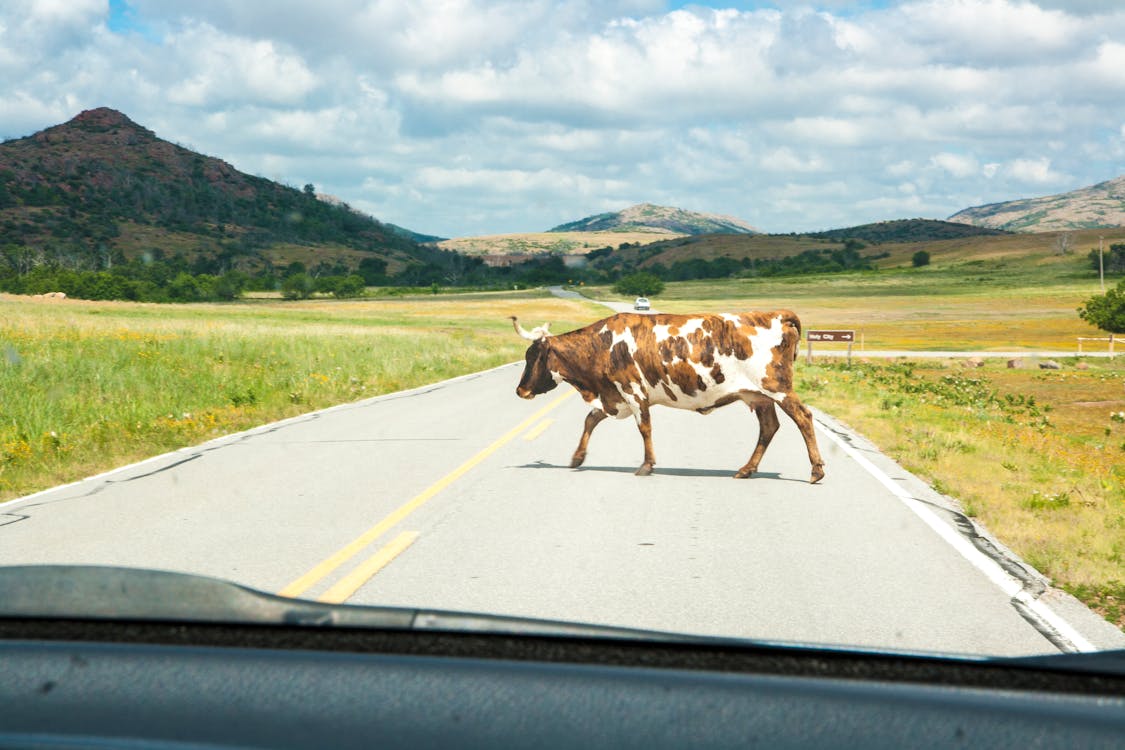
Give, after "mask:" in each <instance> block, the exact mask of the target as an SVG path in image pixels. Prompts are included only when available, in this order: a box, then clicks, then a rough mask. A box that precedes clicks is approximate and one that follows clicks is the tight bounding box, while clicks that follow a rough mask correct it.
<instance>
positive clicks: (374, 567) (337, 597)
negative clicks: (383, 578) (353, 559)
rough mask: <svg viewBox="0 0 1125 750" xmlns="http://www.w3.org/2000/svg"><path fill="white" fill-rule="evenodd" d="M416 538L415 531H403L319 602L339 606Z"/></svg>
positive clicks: (339, 582)
mask: <svg viewBox="0 0 1125 750" xmlns="http://www.w3.org/2000/svg"><path fill="white" fill-rule="evenodd" d="M417 538H418V532H417V531H404V532H402V533H401V534H399V535H398V536H396V537H395V538H394V539H392V540H391V541H390V542H388V543H387V544H385V545H384V546H383V547H381V548H380V549H379V551H378V552H376V553H375V554H374V555H372V556H371V557H369V558H367V559H366V560H364V561H363V562H362V563H360V564H359V565H358V566H357V567H356V569H355V570H353V571H352V572H351V573H348V574H347V575H346V576H344V577H343V578H341V579H340V580H339V581H337V582H336V584H335V585H334V586H333V587H332V588H330V589H328V590H327V591H325V592H324V594H323V595H322V596H321V597H320V601H322V602H328V603H329V604H339V603H340V602H345V601H347V600H348V598H349V597H350V596H351V595H352V594H354V593H355V592H356V591H358V590H359V587H360V586H362V585H363V584H365V583H367V582H368V581H370V580H371V578H372V577H373V576H374V575H375V574H376V573H378V572H379V571H380V570H382V569H383V568H385V567H386V566H387V565H389V564H390V562H391V560H394V559H395V558H396V557H398V556H399V555H400V554H402V552H403V551H405V550H406V548H407V547H409V546H410V545H412V544H414V540H415V539H417Z"/></svg>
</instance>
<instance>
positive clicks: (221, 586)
mask: <svg viewBox="0 0 1125 750" xmlns="http://www.w3.org/2000/svg"><path fill="white" fill-rule="evenodd" d="M0 618H49V619H84V620H86V619H93V620H115V621H162V622H201V623H237V624H251V625H301V626H328V627H350V628H369V629H383V630H443V631H456V632H473V633H508V634H516V635H518V634H534V635H546V636H556V635H557V636H568V637H598V638H624V639H634V640H635V639H641V640H647V641H664V642H688V641H692V640H694V639H693V638H691V637H690V636H678V635H673V634H669V633H657V632H652V631H645V630H632V629H628V628H615V627H608V626H600V625H585V624H575V623H566V622H556V621H551V620H537V619H532V618H521V617H507V616H502V615H489V614H479V613H464V612H449V611H442V610H425V609H414V608H406V607H371V606H359V605H351V604H325V603H322V602H315V601H310V600H306V599H290V598H287V597H282V596H275V595H272V594H266V593H263V592H261V591H257V590H255V589H251V588H248V587H245V586H241V585H238V584H235V583H231V582H229V581H222V580H218V579H215V578H208V577H205V576H198V575H191V574H187V573H173V572H169V571H161V570H146V569H139V568H119V567H108V566H87V565H22V566H12V567H0Z"/></svg>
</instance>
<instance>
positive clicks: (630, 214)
mask: <svg viewBox="0 0 1125 750" xmlns="http://www.w3.org/2000/svg"><path fill="white" fill-rule="evenodd" d="M646 229H647V230H652V229H658V230H664V231H667V232H671V233H674V234H681V235H684V234H686V235H698V234H757V233H758V230H757V229H755V228H754V227H752V226H750V225H749V224H747V223H746V222H744V221H742V220H741V219H736V218H734V217H732V216H720V215H718V214H705V213H698V212H695V211H685V210H684V209H682V208H670V207H668V206H656V205H653V204H652V203H638V204H637V205H635V206H630V207H629V208H626V209H624V210H621V211H616V212H613V213H605V214H597V215H596V216H587V217H586V218H584V219H579V220H578V221H572V222H570V223H569V224H560V225H559V226H557V227H555V228H553V229H550V230H548V231H551V232H606V231H645V230H646Z"/></svg>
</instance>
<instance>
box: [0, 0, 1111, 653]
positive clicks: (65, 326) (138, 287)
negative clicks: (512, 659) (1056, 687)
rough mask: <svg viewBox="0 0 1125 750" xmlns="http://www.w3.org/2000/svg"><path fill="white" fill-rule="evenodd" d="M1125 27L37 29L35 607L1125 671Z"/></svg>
mask: <svg viewBox="0 0 1125 750" xmlns="http://www.w3.org/2000/svg"><path fill="white" fill-rule="evenodd" d="M1122 40H1125V8H1122V7H1121V6H1120V4H1118V3H1109V2H1105V3H1101V2H1086V3H1073V4H1071V3H1063V2H1056V1H1055V0H1026V1H1024V0H1021V1H1020V2H1015V0H1011V1H1009V0H914V1H910V2H898V1H896V0H891V1H890V2H862V3H841V2H827V1H826V2H816V1H815V0H814V1H813V2H800V3H798V2H787V1H782V0H779V1H777V2H738V3H734V2H722V1H719V2H699V3H679V2H635V1H632V0H630V1H629V2H613V1H611V2H597V3H595V2H586V1H585V0H578V1H576V2H571V3H562V4H555V3H511V2H495V1H493V0H473V1H472V2H464V3H453V4H450V3H439V2H429V1H428V0H422V1H421V2H397V1H395V0H391V1H389V2H370V3H368V2H343V1H339V2H338V1H337V0H324V2H321V3H317V4H310V3H297V2H284V3H280V4H270V5H269V6H268V7H267V6H266V5H264V4H263V5H261V6H259V5H247V4H246V3H241V2H234V1H233V0H230V1H227V0H217V1H216V2H208V3H152V2H147V1H142V0H110V1H109V2H108V3H106V2H84V3H62V4H60V3H48V2H39V1H38V0H18V1H17V2H15V3H11V2H9V3H5V4H4V6H3V8H2V9H0V71H2V73H3V76H2V77H3V79H4V80H5V82H6V85H5V91H6V95H5V96H4V101H3V104H2V105H0V137H2V138H3V139H4V140H3V142H2V143H0V590H4V591H7V592H9V595H8V598H7V599H5V598H3V597H0V618H2V617H5V616H16V615H19V616H27V615H29V614H36V613H38V614H39V615H42V616H51V617H65V616H68V615H69V616H74V617H80V616H95V615H96V616H99V617H114V616H115V614H114V613H115V612H119V613H120V614H121V616H125V615H126V613H127V614H128V616H132V617H136V616H144V615H145V613H146V612H147V613H150V614H151V615H152V616H159V617H172V618H175V617H189V616H190V617H195V618H203V619H207V618H211V617H214V618H218V619H221V618H229V617H233V618H236V619H237V618H238V617H239V616H240V615H239V611H240V610H239V607H240V606H245V607H246V609H245V610H244V611H243V614H242V615H241V616H245V617H247V618H252V617H254V616H257V615H254V614H253V613H254V612H259V613H260V612H266V611H274V610H271V609H269V607H274V606H275V603H271V604H269V605H268V606H267V605H264V604H260V603H258V604H255V603H249V604H247V603H246V602H245V601H244V600H242V599H239V598H237V597H235V598H232V599H230V600H229V601H227V600H226V599H224V601H225V602H227V603H225V604H223V605H222V606H220V607H215V608H211V607H210V606H204V605H203V604H199V605H198V606H197V605H196V603H197V602H199V601H202V600H200V599H196V598H194V597H195V596H196V594H194V593H192V592H199V591H211V589H206V588H203V589H201V588H192V587H193V586H196V587H198V586H204V587H206V586H208V585H210V584H207V583H199V582H196V583H195V584H192V583H185V582H184V581H186V580H188V579H181V578H179V577H175V576H173V577H163V574H165V573H175V574H191V575H194V576H202V577H206V578H210V579H217V581H222V582H229V583H233V584H237V585H240V586H244V587H248V588H250V589H254V590H256V591H258V592H262V593H264V594H268V595H272V596H278V597H282V598H283V599H286V600H294V602H293V604H292V606H293V607H294V608H293V609H285V610H284V611H285V612H288V613H289V615H292V613H302V612H303V613H306V615H307V616H308V617H309V618H311V619H312V620H316V618H317V617H319V616H320V615H318V614H315V613H318V612H320V611H321V610H319V609H307V608H306V609H301V608H300V607H306V606H307V605H310V603H318V605H341V606H343V607H348V606H353V605H371V606H377V607H388V608H405V609H409V610H425V611H427V612H432V613H447V615H448V616H449V617H450V618H451V619H445V620H441V622H444V623H446V625H447V626H449V627H458V625H457V623H461V624H464V623H469V622H478V623H479V620H468V619H457V618H456V617H454V616H453V614H452V613H460V614H462V615H470V614H471V615H472V616H473V617H477V618H485V619H487V618H489V617H492V616H496V617H500V618H515V619H509V620H503V621H500V620H498V621H497V622H508V623H511V622H514V621H516V620H519V621H520V622H526V621H530V620H536V621H540V620H541V621H545V622H548V621H549V622H554V623H574V624H580V625H584V626H606V627H609V628H614V629H618V630H619V631H624V630H628V631H646V632H652V633H665V634H673V635H679V636H684V635H686V636H720V637H724V638H739V639H750V640H753V641H759V642H771V643H789V644H814V645H817V646H829V647H839V648H861V649H870V650H875V651H887V652H925V653H937V654H946V655H975V656H985V657H995V656H1004V657H1007V656H1019V655H1029V654H1058V653H1062V652H1096V651H1105V650H1113V649H1122V648H1125V633H1123V631H1122V628H1123V627H1125V357H1122V356H1115V355H1120V354H1121V353H1122V349H1123V348H1125V347H1123V345H1122V341H1121V337H1122V336H1123V335H1125V197H1123V196H1125V44H1123V42H1122ZM1115 337H1116V338H1115ZM657 407H659V408H657ZM43 566H57V567H54V568H47V567H43ZM116 569H125V570H127V571H149V573H148V574H146V575H150V576H152V577H149V578H144V579H143V581H147V583H143V585H142V584H141V583H135V584H133V585H130V586H118V585H117V584H116V583H113V582H115V581H118V580H119V579H118V578H116V577H115V576H118V575H120V570H116ZM44 575H45V576H46V577H45V578H44V577H41V576H44ZM136 580H138V581H140V580H142V579H136ZM28 581H34V582H37V583H36V585H35V586H30V585H28V583H27V582H28ZM21 582H22V583H21ZM60 582H61V583H60ZM67 582H69V583H67ZM4 586H7V587H8V588H3V587H4ZM78 589H81V590H82V591H84V592H86V594H85V595H84V597H83V596H76V597H75V598H70V597H71V594H73V593H74V591H76V590H78ZM125 590H128V591H129V592H132V593H131V594H130V595H129V597H128V601H124V600H121V599H118V598H111V600H105V599H103V600H102V604H100V605H99V604H97V603H96V602H97V600H98V598H99V597H100V596H103V595H104V596H109V594H107V593H106V592H117V593H120V592H122V591H125ZM17 591H18V592H19V597H18V598H17V597H16V593H14V592H17ZM99 592H100V593H99ZM116 596H117V594H116V593H115V594H113V597H116ZM224 596H225V595H224ZM296 600H300V604H299V605H298V603H297V602H296ZM107 601H111V602H112V606H110V605H107V604H106V602H107ZM270 602H274V600H272V599H271V600H270ZM86 607H92V609H89V610H87V609H85V608H86ZM115 607H119V608H120V609H114V608H115ZM255 608H257V609H255ZM340 611H347V610H346V609H344V610H340ZM388 611H389V610H388ZM308 613H314V614H308ZM289 615H286V617H288V616H289ZM304 616H305V615H301V617H304ZM356 616H357V617H358V615H356ZM442 616H443V617H444V616H446V615H442ZM434 617H438V615H436V614H435V615H434ZM298 619H299V621H304V620H301V619H300V618H298ZM392 621H394V620H393V617H392V618H391V620H385V621H384V620H373V621H371V622H373V623H375V624H376V625H377V624H378V623H379V622H384V623H385V622H392ZM654 637H655V636H654Z"/></svg>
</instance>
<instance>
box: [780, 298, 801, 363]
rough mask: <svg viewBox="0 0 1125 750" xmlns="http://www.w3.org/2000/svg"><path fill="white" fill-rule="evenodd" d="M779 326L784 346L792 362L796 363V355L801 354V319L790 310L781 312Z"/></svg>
mask: <svg viewBox="0 0 1125 750" xmlns="http://www.w3.org/2000/svg"><path fill="white" fill-rule="evenodd" d="M781 325H782V327H783V328H784V333H783V334H782V336H783V341H784V342H785V346H786V348H788V349H789V355H790V357H792V361H793V362H796V361H797V355H798V354H800V352H801V319H800V318H798V317H797V313H795V312H793V311H792V310H782V311H781Z"/></svg>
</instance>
